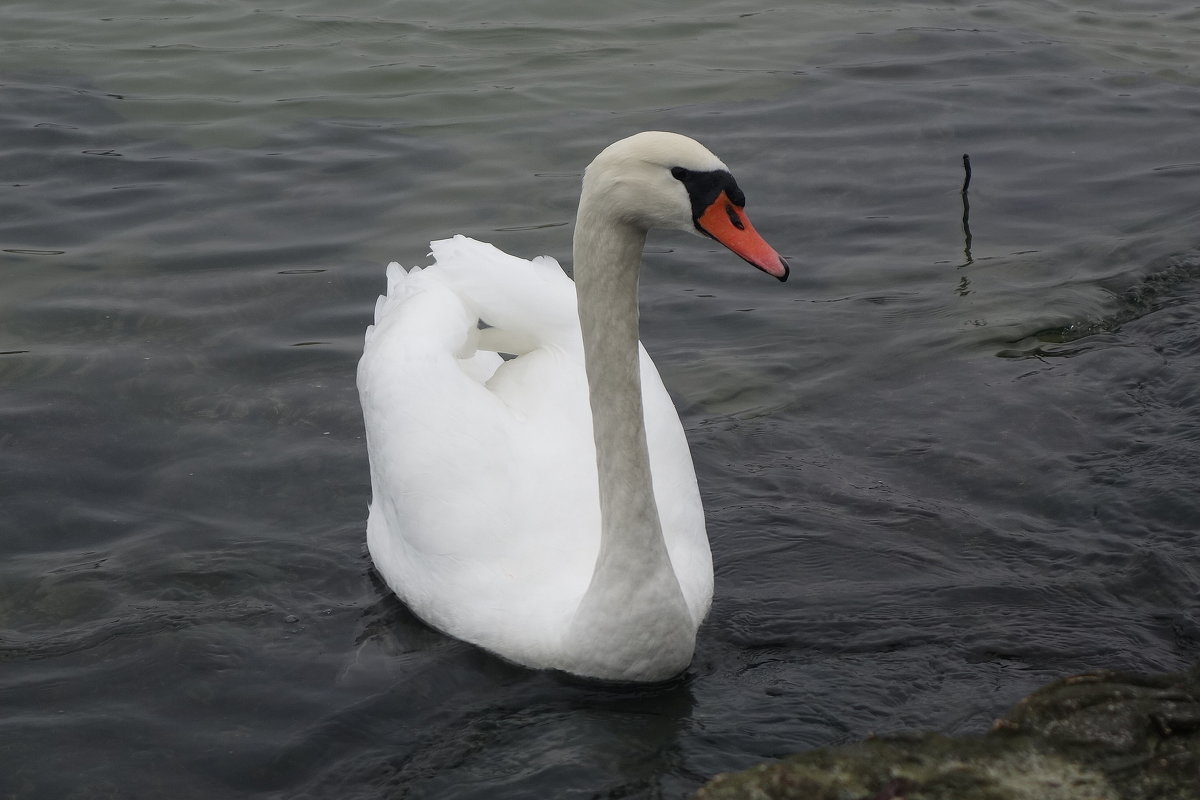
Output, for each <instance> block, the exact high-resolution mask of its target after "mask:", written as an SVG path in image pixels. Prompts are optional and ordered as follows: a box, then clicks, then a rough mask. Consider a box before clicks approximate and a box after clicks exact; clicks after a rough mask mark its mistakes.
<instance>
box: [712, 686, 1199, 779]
mask: <svg viewBox="0 0 1200 800" xmlns="http://www.w3.org/2000/svg"><path fill="white" fill-rule="evenodd" d="M1196 798H1200V665H1198V666H1197V667H1196V668H1194V669H1192V670H1191V671H1190V672H1186V673H1178V674H1173V675H1163V676H1154V677H1143V676H1137V675H1128V674H1120V673H1115V672H1108V671H1098V672H1091V673H1087V674H1084V675H1077V676H1074V677H1070V678H1065V679H1063V680H1059V681H1056V682H1054V683H1052V684H1050V685H1048V686H1046V687H1044V688H1042V689H1039V690H1038V691H1036V692H1034V693H1033V694H1031V695H1030V696H1029V697H1026V698H1025V699H1023V700H1021V701H1020V702H1019V703H1017V705H1016V706H1015V707H1014V708H1013V709H1012V710H1011V711H1010V712H1009V714H1008V715H1007V716H1006V717H1005V718H1003V719H1001V720H998V721H997V722H996V724H995V726H994V727H993V729H992V731H990V732H989V733H987V734H985V735H982V736H968V737H961V738H950V737H946V736H939V735H936V734H922V735H915V736H888V737H880V738H873V739H869V740H867V741H865V742H861V743H858V744H853V745H847V746H844V747H832V748H825V749H821V750H814V751H811V752H807V753H800V754H797V755H794V756H790V757H788V758H786V759H783V760H782V761H780V762H777V763H774V764H763V765H759V766H757V767H753V768H751V769H749V770H746V771H744V772H739V773H730V774H725V775H718V776H717V777H715V778H714V779H713V780H712V781H710V782H709V783H708V784H707V785H706V786H705V787H704V788H702V789H701V790H700V792H699V793H698V794H697V800H1196Z"/></svg>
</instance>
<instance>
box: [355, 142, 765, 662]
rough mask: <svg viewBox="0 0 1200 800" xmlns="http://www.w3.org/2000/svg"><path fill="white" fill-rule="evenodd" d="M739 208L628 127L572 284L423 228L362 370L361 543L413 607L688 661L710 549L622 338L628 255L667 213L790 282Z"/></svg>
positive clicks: (626, 323)
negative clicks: (422, 257) (415, 261)
mask: <svg viewBox="0 0 1200 800" xmlns="http://www.w3.org/2000/svg"><path fill="white" fill-rule="evenodd" d="M744 204H745V199H744V197H743V195H742V192H741V190H739V189H738V186H737V184H736V183H735V182H734V180H733V177H732V176H731V175H730V174H729V171H728V169H727V168H726V167H725V165H724V164H723V163H721V161H720V160H718V159H717V157H716V156H714V155H713V154H712V153H710V152H709V151H708V150H706V149H705V148H704V147H703V146H701V145H700V144H699V143H697V142H695V141H693V140H692V139H689V138H687V137H685V136H680V135H678V134H673V133H663V132H656V131H652V132H646V133H639V134H637V135H635V136H631V137H629V138H627V139H622V140H621V141H619V142H616V143H615V144H612V145H610V146H609V147H608V148H606V149H605V150H604V151H603V152H602V153H600V155H599V156H597V157H596V159H595V160H594V161H593V162H592V163H591V165H590V166H589V167H588V168H587V171H586V172H585V173H584V178H583V192H582V195H581V197H580V200H579V213H578V217H577V219H576V225H575V239H574V247H573V252H574V259H575V282H574V283H572V282H571V280H570V279H569V278H567V277H566V275H564V274H563V272H562V270H561V269H560V268H559V266H558V263H557V262H556V261H554V260H553V259H551V258H546V257H542V258H536V259H534V260H533V261H525V260H523V259H519V258H515V257H513V256H509V255H506V254H504V253H502V252H500V251H499V250H497V249H496V248H494V247H492V246H491V245H488V244H483V243H481V242H476V241H474V240H472V239H467V238H465V237H462V236H456V237H454V238H453V239H448V240H444V241H440V242H433V244H432V248H433V252H432V255H433V257H434V259H435V263H434V264H433V265H432V266H430V267H428V268H426V269H424V270H420V269H414V270H412V271H411V272H408V273H407V274H406V273H405V272H404V271H403V270H401V268H400V266H399V265H398V264H395V263H393V264H391V265H389V266H388V272H387V277H388V289H387V294H386V295H385V296H383V297H380V298H379V302H378V303H377V305H376V309H375V324H374V325H373V326H371V327H369V328H367V336H366V347H365V349H364V352H363V356H362V360H361V361H360V362H359V367H358V388H359V393H360V397H361V401H362V407H363V416H364V419H365V422H366V432H367V446H368V452H369V456H370V464H371V489H372V501H371V507H370V516H369V519H368V521H367V545H368V548H369V549H370V552H371V557H372V559H373V560H374V562H375V566H376V568H377V569H378V571H379V573H380V574H381V575H382V576H383V578H384V580H385V581H387V584H388V586H390V587H391V589H392V590H393V591H395V593H396V594H397V595H398V596H399V597H400V599H402V600H403V601H404V602H405V603H407V604H408V606H409V607H410V608H411V609H412V610H413V611H414V612H415V613H416V614H417V615H418V616H420V617H421V618H422V619H424V620H425V621H426V622H428V623H429V624H431V625H433V626H434V627H436V628H438V629H440V630H442V631H444V632H446V633H448V634H450V635H452V636H455V637H458V638H459V639H463V640H465V641H468V642H472V643H474V644H477V645H479V646H481V647H484V648H486V649H488V650H491V651H493V652H494V653H497V654H499V655H500V656H503V657H505V658H507V659H509V660H511V661H515V662H517V663H519V664H524V665H526V666H529V667H534V668H551V669H558V670H564V671H566V672H570V673H574V674H577V675H582V676H586V677H592V678H600V679H605V680H617V681H658V680H664V679H667V678H670V677H672V676H674V675H676V674H678V673H679V672H681V671H683V670H684V669H685V668H686V667H687V665H688V664H689V663H690V662H691V659H692V653H693V650H694V648H695V639H696V629H697V628H698V627H699V625H700V622H701V620H703V618H704V615H705V614H706V613H707V612H708V607H709V604H710V602H711V600H712V588H713V572H712V556H711V554H710V553H709V548H708V538H707V535H706V534H705V530H704V512H703V509H702V508H701V505H700V494H699V491H698V489H697V487H696V475H695V471H694V469H693V467H692V460H691V455H690V453H689V452H688V446H687V440H686V439H685V438H684V433H683V427H682V425H681V424H680V422H679V416H678V414H677V413H676V411H675V407H674V405H673V404H672V403H671V399H670V397H668V395H667V392H666V389H664V388H663V384H662V380H661V379H660V378H659V376H658V372H657V370H656V369H655V368H654V364H653V362H651V360H650V357H649V356H648V355H647V354H646V352H645V350H644V349H642V348H641V346H640V344H639V342H638V308H637V286H638V269H639V265H640V261H641V253H642V247H643V244H644V242H645V239H646V232H647V230H649V229H650V228H675V229H681V230H687V231H691V232H693V233H701V234H705V235H708V236H711V237H712V238H714V239H716V240H717V241H719V242H721V243H722V244H724V245H725V246H726V247H728V248H729V249H730V250H732V251H733V252H734V253H736V254H738V255H739V256H741V257H742V258H744V259H745V260H746V261H748V262H750V263H751V264H753V265H754V266H756V267H759V268H760V269H762V270H764V271H765V272H767V273H769V274H771V275H774V276H775V277H776V278H779V279H780V280H786V279H787V275H788V266H787V263H786V262H785V261H784V260H783V259H782V258H781V257H780V256H779V254H778V253H776V252H775V251H774V250H773V249H772V248H771V247H770V246H769V245H768V244H767V243H766V242H765V241H763V239H762V238H761V237H760V236H759V235H758V234H757V233H756V232H755V231H754V228H753V227H752V226H751V225H750V222H749V220H748V219H747V218H746V216H745V213H744V212H743V210H742V207H743V206H744ZM577 294H578V300H577V299H576V295H577ZM481 320H482V321H483V322H484V323H485V325H486V326H490V327H485V328H484V329H483V330H480V327H481V326H480V325H479V321H481ZM499 353H506V354H515V355H516V356H517V357H516V358H511V359H510V360H507V361H504V360H502V359H501V357H500V355H498V354H499ZM643 419H644V424H643Z"/></svg>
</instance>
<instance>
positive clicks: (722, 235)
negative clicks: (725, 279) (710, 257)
mask: <svg viewBox="0 0 1200 800" xmlns="http://www.w3.org/2000/svg"><path fill="white" fill-rule="evenodd" d="M696 227H697V228H699V229H700V232H701V233H704V234H707V235H709V236H711V237H712V238H714V239H716V240H717V241H718V242H720V243H721V244H723V245H725V246H726V247H728V248H729V249H730V250H732V251H733V252H734V253H736V254H737V255H739V256H741V257H742V258H743V259H745V260H746V261H747V262H749V263H751V264H753V265H754V266H756V267H758V268H759V269H761V270H762V271H763V272H765V273H767V274H768V275H773V276H774V277H776V278H778V279H779V280H781V281H786V280H787V279H788V273H789V272H790V270H789V269H788V263H787V262H786V261H784V259H783V256H781V255H779V253H777V252H775V248H773V247H771V245H769V244H767V243H766V241H765V240H764V239H763V238H762V237H761V236H759V235H758V231H756V230H754V226H753V225H751V224H750V220H749V218H748V217H747V216H746V212H745V211H743V210H742V209H741V207H740V206H736V205H734V204H733V201H731V200H730V199H729V196H728V195H726V194H725V192H721V193H720V194H719V195H717V199H716V200H714V201H713V202H712V204H711V205H710V206H709V207H708V208H706V209H705V210H704V213H703V214H701V215H700V217H699V218H698V219H697V220H696Z"/></svg>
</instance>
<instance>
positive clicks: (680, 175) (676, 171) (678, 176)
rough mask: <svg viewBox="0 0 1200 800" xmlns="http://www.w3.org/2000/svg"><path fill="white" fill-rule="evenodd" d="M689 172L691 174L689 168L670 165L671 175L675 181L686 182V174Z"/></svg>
mask: <svg viewBox="0 0 1200 800" xmlns="http://www.w3.org/2000/svg"><path fill="white" fill-rule="evenodd" d="M690 174H691V170H687V169H684V168H683V167H671V175H672V176H673V177H674V178H675V180H677V181H684V182H686V181H687V176H688V175H690Z"/></svg>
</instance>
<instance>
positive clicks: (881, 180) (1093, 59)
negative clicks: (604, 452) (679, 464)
mask: <svg viewBox="0 0 1200 800" xmlns="http://www.w3.org/2000/svg"><path fill="white" fill-rule="evenodd" d="M590 8H592V6H590V5H589V6H587V7H584V6H583V5H582V4H581V5H579V6H574V5H571V4H555V3H514V2H509V3H502V2H497V3H490V4H489V3H466V4H454V6H453V8H451V7H450V6H448V5H446V4H433V3H417V2H412V3H384V2H373V3H370V2H369V3H364V4H361V5H360V6H356V9H355V10H354V11H341V12H338V14H336V15H335V14H332V13H330V12H329V11H328V8H327V7H325V6H321V5H318V4H315V3H306V2H301V1H300V0H287V2H286V3H285V7H284V8H274V9H256V8H255V7H253V6H250V5H242V4H240V3H227V4H221V5H219V6H212V5H209V4H201V3H185V4H173V5H172V6H171V7H170V10H169V11H163V12H162V13H158V12H157V11H153V10H151V9H147V10H146V11H145V12H144V13H141V14H137V15H130V14H125V15H123V16H106V15H102V13H101V12H98V11H96V10H95V9H93V8H92V6H91V5H89V4H86V3H83V2H80V1H78V0H72V1H71V2H64V3H61V4H55V5H53V6H52V7H42V4H16V5H10V6H6V7H5V8H4V9H3V10H0V19H2V20H3V21H4V23H5V24H4V25H3V28H4V31H5V32H4V33H3V34H0V36H3V37H5V38H6V39H7V42H6V44H5V47H4V48H3V50H2V53H0V281H2V284H0V795H2V796H5V797H18V798H53V799H54V800H67V799H69V798H91V797H121V798H162V797H171V798H176V799H177V800H188V799H189V798H217V797H220V798H226V797H262V798H295V797H313V798H325V797H338V798H383V797H388V798H391V797H422V798H423V797H429V798H494V797H528V798H545V797H678V796H682V795H684V794H686V793H687V792H689V791H691V790H693V789H694V788H695V787H697V786H698V785H699V784H700V783H701V782H702V781H703V780H704V779H705V778H706V777H708V776H710V775H712V774H713V773H716V772H719V771H725V770H731V769H737V768H742V767H745V766H748V765H749V764H751V763H754V762H756V761H759V760H762V759H768V758H772V757H776V756H780V755H783V754H786V753H788V752H790V751H793V750H797V749H800V748H807V747H813V746H820V745H826V744H832V743H838V742H844V741H850V740H855V739H858V738H861V737H863V736H865V735H867V734H869V733H871V732H890V731H900V730H906V729H911V728H921V729H934V730H939V731H944V732H951V733H960V732H969V731H979V730H982V729H984V728H985V727H986V726H987V725H988V723H989V722H990V720H991V719H992V718H993V717H994V716H996V715H998V714H999V713H1001V712H1002V711H1003V710H1004V709H1005V708H1006V707H1007V706H1008V705H1009V704H1011V703H1012V702H1014V701H1015V700H1016V699H1017V698H1019V697H1020V696H1021V695H1023V694H1025V693H1027V692H1029V691H1030V690H1032V689H1033V688H1034V687H1036V686H1037V685H1039V684H1041V683H1043V682H1045V681H1048V680H1050V679H1053V678H1056V677H1060V676H1063V675H1066V674H1070V673H1072V672H1076V671H1080V670H1085V669H1089V668H1093V667H1101V666H1104V667H1114V668H1126V669H1135V670H1171V669H1179V668H1182V667H1184V666H1186V665H1188V664H1190V663H1193V662H1195V661H1196V659H1197V658H1200V607H1198V606H1200V604H1198V602H1197V593H1198V590H1200V559H1198V557H1197V538H1198V533H1200V496H1198V494H1197V486H1200V380H1198V376H1200V234H1198V233H1197V229H1198V223H1200V136H1198V133H1197V132H1198V131H1200V75H1198V72H1197V61H1196V59H1197V56H1196V52H1197V51H1196V49H1195V46H1194V44H1195V42H1196V41H1200V10H1197V9H1195V8H1191V9H1182V10H1180V9H1177V8H1176V7H1175V4H1170V3H1165V2H1163V3H1138V4H1136V9H1135V10H1130V9H1131V6H1130V4H1125V3H1116V2H1108V3H1100V4H1095V3H1092V4H1088V5H1087V6H1086V7H1083V6H1075V5H1071V4H1065V3H1022V2H997V3H992V4H983V5H955V4H948V5H944V6H940V7H930V6H926V5H906V4H897V3H895V2H889V3H882V4H880V3H873V2H865V1H862V0H860V2H855V3H839V4H828V5H824V4H811V5H810V4H799V5H797V6H796V7H795V8H787V9H779V8H770V7H755V6H754V5H753V4H750V5H744V7H739V8H738V9H737V10H733V9H732V8H731V7H730V4H723V3H715V2H712V3H682V2H675V3H662V4H657V5H656V6H655V7H653V8H648V7H644V4H634V3H621V2H617V3H609V4H605V5H604V11H603V16H597V13H599V12H596V11H593V10H587V9H590ZM645 128H663V129H671V130H678V131H681V132H685V133H689V134H691V135H693V136H696V137H697V138H700V139H701V140H702V141H704V142H705V143H706V144H708V145H709V146H710V147H711V148H712V149H713V150H714V151H715V152H717V153H718V154H719V155H720V156H722V157H723V158H724V159H725V161H726V162H727V163H729V164H730V165H731V167H732V168H733V170H734V172H735V174H736V175H737V176H738V179H739V182H740V183H741V185H742V187H743V188H744V189H745V190H746V192H747V195H748V196H749V199H750V212H751V215H752V217H753V218H754V220H755V223H756V225H757V227H758V229H759V230H760V231H761V232H762V233H763V234H764V236H765V237H766V238H767V239H768V240H769V241H771V242H772V243H774V244H775V245H776V246H777V247H778V248H779V249H780V250H781V252H783V253H784V254H785V255H787V256H788V257H789V258H790V259H791V261H792V265H793V279H792V281H790V282H789V283H788V284H786V285H777V284H776V283H775V282H774V281H770V280H769V279H767V278H765V277H764V276H762V275H760V274H758V273H756V272H754V271H753V270H751V269H749V268H748V267H746V266H745V265H743V264H741V263H740V262H738V261H737V260H736V259H734V258H732V257H731V256H729V255H728V254H727V253H724V252H719V251H717V250H715V249H714V248H713V247H711V246H709V244H708V243H706V242H705V241H703V240H699V239H690V238H687V237H683V238H681V237H679V236H676V235H658V236H655V237H654V238H652V241H651V247H650V249H649V251H648V254H647V258H646V269H645V271H644V275H643V289H642V301H643V315H644V316H643V339H644V341H645V342H646V344H647V346H648V347H649V349H650V351H651V352H652V353H653V354H654V356H655V358H656V360H657V362H658V364H659V368H660V370H661V371H662V373H663V376H664V378H665V380H666V382H667V384H668V386H669V387H670V388H671V390H672V392H673V394H674V396H675V398H676V401H677V404H678V405H679V408H680V412H681V414H682V415H683V418H684V424H685V427H686V428H687V430H688V435H689V438H690V439H691V441H692V445H693V452H694V456H695V459H696V466H697V471H698V473H699V479H700V482H701V489H702V491H703V494H704V496H705V503H706V508H707V509H708V514H709V534H710V538H711V539H712V544H713V551H714V557H715V560H716V565H717V585H716V598H715V601H714V605H713V610H712V614H711V616H710V617H709V619H708V621H707V623H706V624H705V625H704V627H703V628H702V629H701V632H700V641H699V646H698V651H697V654H696V660H695V663H694V664H693V667H692V669H691V670H690V672H689V673H688V675H687V676H686V678H685V679H684V680H682V681H680V682H679V683H677V684H675V685H672V686H669V687H665V688H664V687H659V688H655V689H641V690H629V691H615V690H611V689H605V688H599V687H595V686H589V685H586V684H582V685H581V684H577V683H573V682H569V681H566V680H564V679H562V678H559V677H556V676H553V675H547V674H542V673H533V672H529V671H526V670H523V669H518V668H515V667H512V666H509V665H507V664H505V663H503V662H500V661H498V660H497V659H495V658H492V657H490V656H488V655H486V654H484V653H482V652H480V651H478V650H476V649H474V648H472V647H470V646H468V645H465V644H461V643H459V642H456V641H453V640H450V639H447V638H446V637H443V636H441V635H440V634H437V633H436V632H433V631H431V630H429V629H428V628H426V627H424V626H423V625H422V624H421V623H419V622H418V621H416V620H415V619H414V618H413V617H412V616H411V615H410V614H408V613H407V612H406V611H405V609H404V608H403V607H402V606H400V605H399V603H398V602H396V601H395V600H394V599H393V598H391V597H389V596H388V594H387V592H386V591H385V590H384V589H383V588H382V586H381V584H380V583H379V582H378V581H376V580H375V579H374V577H373V574H372V572H371V568H370V563H369V560H368V558H367V556H366V553H365V548H364V543H363V526H364V522H365V516H366V505H367V502H368V494H369V485H368V476H367V462H366V453H365V449H364V445H363V434H362V422H361V418H360V415H359V409H358V404H357V395H356V391H355V388H354V369H355V365H356V360H357V357H358V354H359V353H360V351H361V340H362V331H363V328H364V327H365V326H366V324H367V323H368V322H369V321H370V317H371V312H372V309H373V306H374V300H375V296H376V295H377V294H378V293H379V292H380V291H381V290H382V289H383V286H384V281H383V265H384V264H385V263H386V262H387V261H388V260H391V259H398V260H400V261H402V262H403V263H406V264H412V263H418V262H421V261H422V259H423V254H424V252H425V249H424V248H425V242H427V241H428V240H429V239H431V238H437V237H441V236H445V235H448V234H451V233H455V232H461V233H465V234H468V235H473V236H477V237H479V238H482V239H486V240H489V241H492V242H494V243H496V244H497V245H499V246H501V247H503V248H505V249H508V250H510V251H511V252H514V253H518V254H521V255H526V256H532V255H536V254H539V253H542V252H546V253H550V254H553V255H556V256H558V257H560V258H562V259H563V260H564V261H565V260H566V259H567V256H568V255H569V252H570V235H571V226H570V222H571V219H572V218H573V215H574V203H575V199H576V196H577V191H578V181H579V173H580V171H581V169H582V167H583V166H584V164H586V163H587V161H588V160H590V158H591V157H592V156H593V155H594V154H595V152H597V151H598V150H599V149H600V148H601V147H602V146H604V145H605V144H607V143H608V142H610V141H612V140H614V139H616V138H619V137H621V136H624V135H626V134H629V133H631V132H634V131H637V130H641V129H645ZM963 153H970V155H971V162H972V165H973V167H974V174H973V180H972V183H971V188H970V192H969V195H968V197H969V200H970V207H969V220H968V222H969V235H968V232H967V230H965V229H964V225H963V215H964V205H963V197H962V195H961V194H960V192H959V189H960V186H961V182H962V178H963V174H962V163H961V157H962V154H963Z"/></svg>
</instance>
